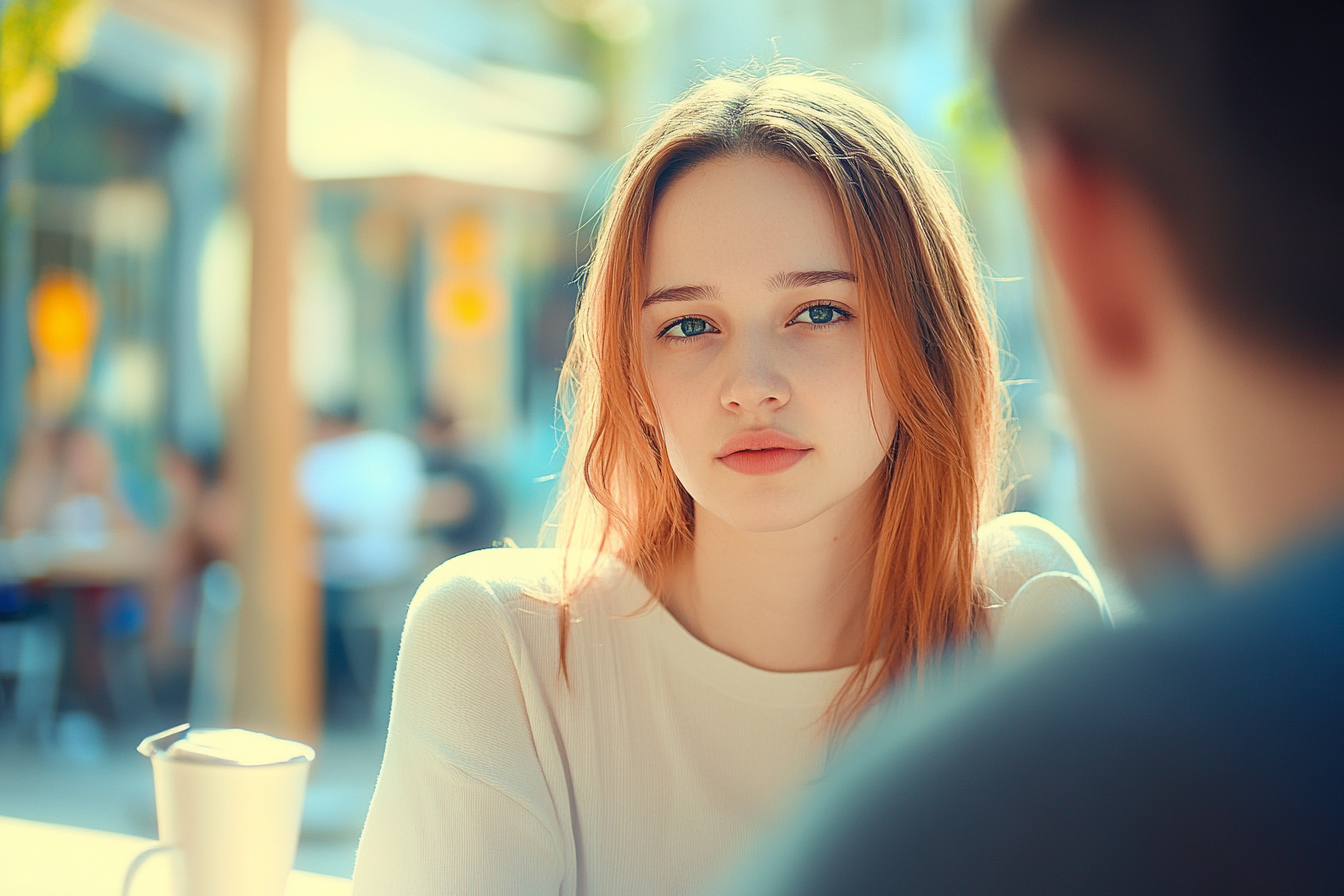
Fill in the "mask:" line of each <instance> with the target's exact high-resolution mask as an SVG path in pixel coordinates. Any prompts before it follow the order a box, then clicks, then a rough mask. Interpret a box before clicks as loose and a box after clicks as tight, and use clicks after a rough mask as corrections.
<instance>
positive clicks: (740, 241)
mask: <svg viewBox="0 0 1344 896" xmlns="http://www.w3.org/2000/svg"><path fill="white" fill-rule="evenodd" d="M645 270H646V272H647V277H648V283H647V287H648V289H647V292H648V293H652V292H654V291H657V290H660V289H668V288H676V287H681V286H688V285H717V286H720V287H724V286H728V285H747V284H755V285H765V283H766V282H767V281H768V280H770V279H771V278H774V277H777V276H779V275H780V274H783V273H788V272H795V271H850V272H852V270H853V265H852V264H851V259H850V250H849V242H848V239H847V236H846V232H845V228H844V226H843V223H842V221H841V219H840V216H839V214H838V212H837V210H836V208H835V203H834V202H833V201H832V199H831V196H830V194H829V192H828V191H827V189H826V186H825V185H824V184H823V183H822V182H821V181H820V179H819V178H817V176H816V175H814V174H812V173H811V172H809V171H807V170H805V169H804V168H802V167H801V166H799V165H796V164H794V163H792V162H789V161H786V160H782V159H777V158H766V157H761V156H745V157H735V158H724V159H714V160H711V161H708V162H703V163H701V164H700V165H697V166H696V167H695V168H693V169H691V170H690V171H688V172H686V173H685V174H683V175H681V176H680V177H678V178H677V179H676V180H675V181H674V182H673V183H672V185H671V186H670V187H669V188H668V189H667V191H666V192H665V193H664V194H663V196H662V197H661V199H660V200H659V202H658V205H657V207H656V208H655V209H654V213H653V220H652V222H651V225H650V228H649V243H648V249H647V259H646V266H645Z"/></svg>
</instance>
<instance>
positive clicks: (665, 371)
mask: <svg viewBox="0 0 1344 896" xmlns="http://www.w3.org/2000/svg"><path fill="white" fill-rule="evenodd" d="M647 268H648V278H649V279H648V283H647V284H646V289H645V293H644V295H645V296H646V298H645V300H644V305H643V309H642V311H641V340H642V345H643V352H644V360H645V365H646V369H647V370H648V375H649V384H650V388H651V389H652V392H653V400H654V405H655V407H654V414H655V415H656V418H657V424H658V426H659V427H660V428H661V430H662V434H663V440H664V441H665V442H666V444H667V449H668V458H669V460H670V462H671V464H672V469H673V471H674V472H675V473H676V475H677V478H678V479H679V480H680V481H681V484H682V485H683V486H684V487H685V488H686V490H687V491H688V492H689V493H690V494H691V497H692V498H694V499H695V502H696V504H697V505H698V506H699V508H701V509H703V510H706V511H708V512H710V513H712V514H714V515H715V516H717V517H719V518H720V519H722V520H724V521H725V522H727V523H729V524H730V525H733V526H735V527H737V528H739V529H744V530H748V531H761V532H764V531H778V530H784V529H792V528H794V527H797V526H801V525H803V524H805V523H807V522H810V521H811V520H813V519H815V518H817V517H818V516H820V515H821V514H823V513H825V512H826V511H828V510H830V509H832V508H834V507H836V506H837V505H840V504H841V503H842V502H846V501H847V499H852V498H857V497H860V496H861V493H863V492H864V487H865V485H866V484H867V483H869V482H870V480H872V479H873V478H874V474H875V473H876V472H877V470H878V469H879V467H880V465H881V464H882V463H883V460H884V458H885V456H886V452H887V446H889V445H890V444H891V441H892V439H893V437H894V435H895V430H896V419H895V414H894V412H893V410H892V408H891V405H890V404H889V403H888V402H887V400H886V398H885V396H884V395H883V394H882V392H881V389H880V387H878V388H877V389H876V394H874V395H872V396H870V395H869V393H868V388H867V381H868V377H867V376H866V374H867V373H868V370H867V362H866V359H865V352H864V346H863V334H862V327H861V324H860V320H859V316H860V315H861V314H862V313H863V303H862V302H861V301H860V300H859V296H858V290H857V288H856V286H855V283H854V275H853V265H852V264H851V261H850V250H849V245H848V240H847V238H846V236H845V233H844V231H843V229H842V228H841V222H840V219H839V218H838V215H837V213H836V211H835V209H834V208H833V205H832V202H831V200H830V198H829V196H828V195H827V192H826V190H825V188H824V187H823V186H822V184H821V183H820V182H819V181H818V180H817V179H816V178H815V177H814V176H813V175H812V174H810V173H809V172H807V171H805V170H803V169H802V168H801V167H799V166H797V165H794V164H792V163H790V162H787V161H782V160H778V159H769V158H760V157H746V158H729V159H719V160H714V161H710V162H705V163H702V164H700V165H698V166H696V167H695V168H693V169H691V170H690V171H688V172H686V173H685V174H683V175H682V176H681V177H680V178H678V179H677V180H675V181H674V182H673V184H672V186H671V187H670V188H669V189H668V190H667V192H666V193H665V194H664V196H663V197H662V198H661V199H660V201H659V203H658V206H657V208H656V209H655V210H654V215H653V221H652V224H651V227H650V233H649V247H648V264H647ZM872 381H873V383H874V385H875V386H876V384H877V379H876V375H875V374H874V376H873V377H872ZM697 512H699V511H697Z"/></svg>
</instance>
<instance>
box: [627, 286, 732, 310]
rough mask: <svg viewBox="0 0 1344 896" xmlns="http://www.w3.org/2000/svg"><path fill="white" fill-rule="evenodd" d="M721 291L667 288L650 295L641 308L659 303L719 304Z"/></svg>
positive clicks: (694, 287) (703, 287)
mask: <svg viewBox="0 0 1344 896" xmlns="http://www.w3.org/2000/svg"><path fill="white" fill-rule="evenodd" d="M718 300H719V291H718V290H717V289H715V288H714V287H712V286H665V287H663V288H662V289H655V290H654V291H653V292H651V293H649V297H648V298H646V299H645V300H644V304H643V305H641V306H640V307H641V308H647V307H649V306H650V305H657V304H658V303H659V302H717V301H718Z"/></svg>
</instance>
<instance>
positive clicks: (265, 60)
mask: <svg viewBox="0 0 1344 896" xmlns="http://www.w3.org/2000/svg"><path fill="white" fill-rule="evenodd" d="M253 5H254V8H255V15H256V19H255V23H254V27H255V32H254V33H255V35H256V43H255V48H256V52H255V56H254V58H255V60H256V82H255V89H256V94H255V97H254V102H253V108H252V122H251V123H252V133H251V156H250V162H251V171H250V178H249V184H248V186H249V197H248V202H249V207H250V210H251V218H252V298H251V316H250V321H249V332H248V358H247V382H246V386H245V389H244V402H243V407H242V412H241V413H240V414H239V415H238V417H237V420H236V431H235V438H236V442H235V444H236V446H237V451H238V453H237V457H238V462H239V470H238V472H239V498H240V500H241V502H242V513H241V520H240V522H241V523H242V531H241V532H240V533H239V540H238V546H239V553H240V556H239V562H240V567H241V569H240V572H241V578H242V604H241V607H240V611H239V619H238V625H239V627H238V673H237V684H236V689H235V698H234V700H235V702H234V721H235V724H237V725H239V726H242V727H245V728H253V729H256V730H260V731H265V732H267V733H269V734H275V735H278V736H281V737H290V738H294V739H297V740H301V741H304V742H306V743H309V744H312V743H315V742H316V738H317V736H318V733H319V729H320V727H321V682H322V650H321V640H320V632H321V614H322V610H321V604H320V602H319V600H318V591H317V587H316V584H315V583H314V582H313V581H312V573H311V566H312V564H311V560H310V554H311V551H312V544H311V541H312V539H311V535H310V534H309V532H308V527H307V521H306V519H305V514H304V511H303V507H302V505H301V503H300V499H299V494H298V487H297V477H296V474H295V469H296V464H297V461H298V456H299V450H300V444H301V435H302V426H303V412H302V408H301V406H300V403H299V400H298V396H297V393H296V391H295V388H294V384H293V378H292V377H291V375H290V303H291V298H290V297H291V294H292V292H293V271H292V257H293V248H294V242H295V230H296V224H297V220H298V216H297V204H298V184H297V182H296V180H295V177H294V173H293V172H292V171H291V170H290V166H289V147H288V134H287V129H288V125H287V115H288V102H287V94H288V87H287V79H288V55H289V44H290V36H291V33H292V31H293V27H294V7H293V2H292V0H254V4H253Z"/></svg>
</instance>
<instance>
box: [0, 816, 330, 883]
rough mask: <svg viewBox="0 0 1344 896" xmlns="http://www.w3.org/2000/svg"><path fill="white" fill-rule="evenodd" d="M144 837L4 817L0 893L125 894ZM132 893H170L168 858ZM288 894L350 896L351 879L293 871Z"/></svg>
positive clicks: (145, 872)
mask: <svg viewBox="0 0 1344 896" xmlns="http://www.w3.org/2000/svg"><path fill="white" fill-rule="evenodd" d="M152 844H153V841H152V840H146V839H144V838H143V837H130V836H127V835H126V834H109V833H107V832H106V831H91V830H88V829H86V828H75V827H68V826H66V825H61V824H46V823H45V822H40V821H23V820H21V819H18V818H4V817H0V896H121V885H122V878H123V877H124V876H125V874H126V868H127V866H129V865H130V863H131V860H132V859H134V858H135V857H136V855H138V854H139V853H140V851H141V850H143V849H144V848H145V847H147V846H150V845H152ZM132 893H133V894H135V896H142V894H143V896H167V894H168V867H167V863H166V862H155V861H150V862H147V863H146V864H145V866H144V867H143V868H142V869H141V872H140V875H139V877H138V878H137V879H136V884H135V887H134V889H133V890H132ZM285 896H350V881H348V880H345V879H344V878H340V877H328V876H327V875H325V874H310V873H309V872H307V871H291V872H290V874H289V886H288V887H286V888H285Z"/></svg>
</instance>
